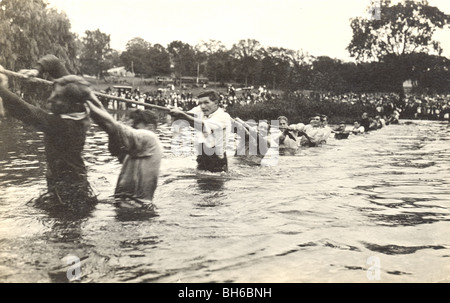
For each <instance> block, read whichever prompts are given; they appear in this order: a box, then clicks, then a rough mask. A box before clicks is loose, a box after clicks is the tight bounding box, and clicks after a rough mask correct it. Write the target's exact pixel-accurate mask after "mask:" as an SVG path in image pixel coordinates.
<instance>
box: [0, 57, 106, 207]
mask: <svg viewBox="0 0 450 303" xmlns="http://www.w3.org/2000/svg"><path fill="white" fill-rule="evenodd" d="M2 71H3V67H1V66H0V98H1V99H2V100H3V105H4V107H5V110H6V112H7V115H9V116H11V117H14V118H16V119H18V120H21V121H22V122H24V123H25V124H28V125H31V126H33V127H34V128H35V129H36V130H37V131H40V132H43V133H44V145H45V154H46V161H47V167H46V168H47V169H46V179H47V188H48V192H47V193H45V194H44V195H42V196H40V197H39V198H38V199H35V202H36V203H37V204H41V205H44V206H45V205H48V206H53V205H62V206H67V207H69V208H71V209H79V208H80V207H81V205H83V204H92V203H95V202H96V201H97V199H96V195H95V193H94V191H93V190H92V188H91V186H90V184H89V182H88V180H87V169H86V166H85V163H84V160H83V158H82V155H81V153H82V151H83V148H84V144H85V141H86V132H87V130H88V128H89V126H90V120H89V116H88V115H87V113H86V109H85V107H84V105H83V103H84V102H85V101H86V100H87V99H88V98H89V96H90V93H91V89H90V84H89V82H87V81H86V80H84V79H83V78H82V77H78V76H75V75H69V72H68V71H67V69H66V68H65V67H64V65H63V64H62V63H61V62H60V60H59V59H58V58H57V57H55V56H53V55H48V56H45V57H44V58H42V59H41V60H40V61H39V62H38V64H37V66H36V68H34V69H32V70H24V71H21V72H22V73H23V74H24V75H27V76H39V75H41V74H42V73H44V72H47V73H49V74H50V76H51V77H52V78H53V79H55V80H54V84H53V89H52V92H51V95H50V97H49V99H48V103H47V104H48V107H49V110H50V113H48V112H47V111H45V110H44V109H41V108H40V107H37V106H34V105H31V104H29V103H27V102H25V101H24V100H23V99H22V98H21V97H19V96H17V95H16V94H14V93H12V92H11V91H10V90H9V89H8V78H7V77H6V76H5V75H4V74H3V73H2Z"/></svg>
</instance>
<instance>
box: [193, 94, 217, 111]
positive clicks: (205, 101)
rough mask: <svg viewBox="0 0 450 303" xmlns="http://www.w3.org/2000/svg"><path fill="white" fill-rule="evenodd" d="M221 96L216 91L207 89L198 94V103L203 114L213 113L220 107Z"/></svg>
mask: <svg viewBox="0 0 450 303" xmlns="http://www.w3.org/2000/svg"><path fill="white" fill-rule="evenodd" d="M219 102H220V96H219V94H218V93H216V92H215V91H207V92H204V93H201V94H200V95H199V96H198V104H199V106H200V109H201V110H202V112H203V114H204V115H206V116H209V115H211V114H212V113H214V112H215V111H216V110H217V109H218V108H219Z"/></svg>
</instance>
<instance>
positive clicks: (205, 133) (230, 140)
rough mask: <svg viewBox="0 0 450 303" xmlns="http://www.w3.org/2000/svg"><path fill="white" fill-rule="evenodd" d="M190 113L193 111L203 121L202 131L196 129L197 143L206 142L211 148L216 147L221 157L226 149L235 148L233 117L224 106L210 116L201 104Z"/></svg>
mask: <svg viewBox="0 0 450 303" xmlns="http://www.w3.org/2000/svg"><path fill="white" fill-rule="evenodd" d="M188 113H193V114H194V115H195V117H196V118H198V119H201V120H202V122H203V127H201V129H202V131H199V130H198V129H199V128H200V127H197V126H196V127H195V129H196V134H197V136H196V144H204V145H206V146H207V147H209V148H214V149H215V153H216V154H217V155H218V156H219V157H221V156H223V154H224V152H225V151H228V150H229V151H230V154H232V151H233V150H234V136H232V133H231V117H230V115H229V114H228V113H226V112H224V110H223V109H222V108H220V107H219V108H218V109H217V110H216V111H215V112H213V113H212V114H210V115H209V116H205V115H204V113H203V111H202V110H201V108H200V106H197V107H194V108H193V109H191V110H190V111H188Z"/></svg>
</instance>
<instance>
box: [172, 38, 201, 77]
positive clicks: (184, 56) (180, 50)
mask: <svg viewBox="0 0 450 303" xmlns="http://www.w3.org/2000/svg"><path fill="white" fill-rule="evenodd" d="M167 51H168V52H169V54H170V56H171V61H172V64H173V71H174V73H175V76H176V77H182V76H196V74H197V63H196V58H195V50H194V48H193V47H192V46H191V45H189V44H188V43H184V42H181V41H172V42H170V43H169V45H168V46H167Z"/></svg>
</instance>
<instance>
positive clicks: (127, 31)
mask: <svg viewBox="0 0 450 303" xmlns="http://www.w3.org/2000/svg"><path fill="white" fill-rule="evenodd" d="M47 1H48V2H49V3H50V5H51V6H53V7H56V8H57V9H58V10H60V11H64V12H65V13H66V14H67V16H68V17H69V19H70V22H71V24H72V31H73V32H75V33H77V34H79V35H80V37H82V36H84V32H85V31H86V30H96V29H99V30H100V31H101V32H103V33H106V34H108V35H111V47H112V48H113V49H116V50H119V51H123V50H125V45H126V43H127V42H128V41H129V40H131V39H132V38H135V37H141V38H143V39H144V40H146V41H148V42H150V43H152V44H156V43H159V44H161V45H163V46H167V45H168V44H169V43H170V42H172V41H174V40H180V41H182V42H185V43H189V44H190V45H192V46H195V45H196V44H198V43H199V42H201V41H202V40H203V41H207V40H210V39H214V40H219V41H222V42H223V43H224V44H225V46H226V47H227V48H230V47H231V46H232V45H233V44H234V43H236V42H238V41H239V40H241V39H249V38H250V39H256V40H258V41H259V42H260V43H261V44H262V46H264V47H269V46H273V47H284V48H288V49H293V50H303V51H305V52H308V53H309V54H311V55H313V56H321V55H325V56H329V57H332V58H337V59H341V60H344V61H349V60H352V59H351V58H350V56H349V54H348V52H347V50H346V49H345V48H346V47H347V46H348V44H349V43H350V41H351V38H352V31H351V28H350V18H353V17H356V16H363V15H367V13H366V11H367V7H368V5H369V4H370V0H220V1H219V0H47ZM429 3H430V5H432V6H437V7H438V8H439V9H440V10H441V11H443V12H445V13H447V14H450V1H448V0H429ZM449 32H450V30H448V29H447V30H446V31H440V32H438V33H437V34H436V36H435V38H436V40H438V41H440V42H441V44H442V47H443V48H444V53H443V55H445V56H447V57H450V38H449V37H450V33H449Z"/></svg>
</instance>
